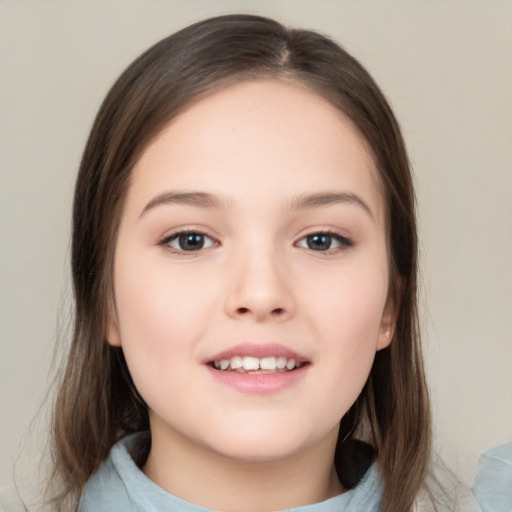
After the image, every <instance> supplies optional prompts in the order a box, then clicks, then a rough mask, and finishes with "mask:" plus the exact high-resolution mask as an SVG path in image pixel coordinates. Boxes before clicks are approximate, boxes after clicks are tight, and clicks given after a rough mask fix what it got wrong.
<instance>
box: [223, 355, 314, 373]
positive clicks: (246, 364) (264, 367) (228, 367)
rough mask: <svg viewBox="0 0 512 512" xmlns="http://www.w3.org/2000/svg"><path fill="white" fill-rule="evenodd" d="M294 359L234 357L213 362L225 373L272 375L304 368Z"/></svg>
mask: <svg viewBox="0 0 512 512" xmlns="http://www.w3.org/2000/svg"><path fill="white" fill-rule="evenodd" d="M303 364H304V363H298V362H297V361H296V360H295V359H293V358H287V357H284V356H277V357H276V356H265V357H261V358H259V357H251V356H234V357H231V358H230V359H220V360H217V361H213V366H214V367H215V368H216V369H217V370H221V371H223V372H229V371H231V372H238V373H256V374H272V373H284V372H289V371H293V370H295V369H297V368H300V367H301V366H303Z"/></svg>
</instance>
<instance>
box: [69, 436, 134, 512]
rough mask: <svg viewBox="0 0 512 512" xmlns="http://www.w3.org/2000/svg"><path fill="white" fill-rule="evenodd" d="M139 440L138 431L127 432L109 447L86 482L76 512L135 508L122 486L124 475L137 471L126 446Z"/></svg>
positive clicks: (130, 511)
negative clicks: (106, 454) (127, 434)
mask: <svg viewBox="0 0 512 512" xmlns="http://www.w3.org/2000/svg"><path fill="white" fill-rule="evenodd" d="M141 440H142V436H141V434H137V435H134V436H128V437H127V438H124V439H122V440H121V441H119V442H118V443H117V444H116V445H114V447H113V448H112V450H111V452H110V455H109V457H108V459H107V460H106V461H105V462H103V464H102V465H101V466H100V468H99V469H98V471H97V472H96V473H94V474H93V475H92V476H91V478H90V479H89V481H88V482H87V484H86V486H85V488H84V491H83V493H82V496H81V498H80V504H79V506H78V512H136V511H137V510H138V509H137V508H136V505H135V503H134V502H133V500H132V498H131V497H130V493H129V492H128V489H127V486H126V475H129V474H131V473H134V472H139V469H138V468H137V466H136V464H135V462H134V461H133V459H132V456H131V455H130V452H129V451H130V448H131V447H132V446H133V445H135V444H138V443H139V442H140V441H141Z"/></svg>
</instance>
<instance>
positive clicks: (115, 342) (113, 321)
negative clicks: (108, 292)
mask: <svg viewBox="0 0 512 512" xmlns="http://www.w3.org/2000/svg"><path fill="white" fill-rule="evenodd" d="M107 309H108V321H107V329H106V331H107V332H106V338H107V342H108V344H109V345H112V346H113V347H120V346H121V335H120V333H119V322H118V320H117V311H116V307H115V303H114V299H113V297H110V299H109V301H108V306H107Z"/></svg>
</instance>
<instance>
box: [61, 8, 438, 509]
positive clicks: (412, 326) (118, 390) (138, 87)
mask: <svg viewBox="0 0 512 512" xmlns="http://www.w3.org/2000/svg"><path fill="white" fill-rule="evenodd" d="M251 78H264V79H275V80H291V81H294V82H296V83H299V84H302V85H303V86H306V87H308V88H310V89H311V90H314V91H315V92H317V93H318V94H320V95H322V96H324V97H325V98H327V99H328V100H329V101H330V102H331V103H332V104H333V105H335V106H336V107H337V108H339V109H340V110H341V111H342V112H343V113H344V115H345V116H347V117H348V118H349V119H350V120H351V121H352V122H353V124H354V125H355V126H356V128H357V129H358V130H359V131H360V132H361V134H362V135H363V137H364V139H365V140H366V142H367V144H368V147H369V150H370V151H371V153H372V156H373V158H374V162H375V165H376V169H377V171H378V174H379V176H380V182H381V185H382V190H383V194H384V199H385V202H386V205H387V210H388V219H387V223H388V231H389V260H390V269H391V272H390V298H391V300H393V301H394V304H395V305H396V309H397V319H396V326H395V329H394V336H393V341H392V343H391V345H390V346H389V347H388V348H386V349H384V350H381V351H379V352H378V353H377V354H376V357H375V361H374V364H373V367H372V370H371V373H370V377H369V379H368V381H367V383H366V386H365V388H364V390H363V392H362V393H361V395H360V396H359V398H358V399H357V401H356V403H355V404H354V405H353V406H352V408H351V409H350V410H349V411H348V412H347V414H346V415H345V417H344V418H343V420H342V422H341V426H340V434H339V439H340V444H339V447H338V451H337V454H336V462H337V469H338V472H339V474H340V479H342V481H343V478H345V482H344V483H345V485H350V482H351V481H352V485H355V483H357V481H358V480H359V478H360V476H361V475H355V476H354V475H352V476H351V475H350V470H349V469H348V470H347V465H348V466H350V461H349V462H347V457H348V454H349V452H351V449H349V448H348V447H350V446H352V445H351V444H350V440H351V438H353V437H354V436H356V435H358V436H366V440H367V441H369V442H370V443H371V444H372V445H373V447H374V449H375V452H376V453H377V458H378V464H379V468H380V472H381V476H382V482H383V499H382V505H381V506H382V510H383V511H385V512H406V511H409V510H410V509H411V507H412V504H413V502H414V500H415V497H416V496H417V494H418V491H419V489H420V488H421V486H422V485H423V483H424V481H425V475H426V471H427V467H428V464H429V457H430V444H431V441H430V412H429V410H430V409H429V402H428V396H427V390H426V384H425V378H424V371H423V366H422V358H421V353H420V346H419V333H418V321H417V306H416V294H417V289H416V288H417V283H416V273H417V241H416V225H415V214H414V194H413V188H412V183H411V175H410V169H409V163H408V159H407V154H406V150H405V147H404V143H403V140H402V136H401V133H400V129H399V126H398V123H397V121H396V120H395V117H394V115H393V113H392V111H391V109H390V107H389V105H388V103H387V101H386V99H385V98H384V96H383V94H382V93H381V91H380V90H379V88H378V87H377V85H376V84H375V82H374V81H373V79H372V78H371V76H370V75H369V74H368V73H367V72H366V71H365V69H364V68H363V67H362V66H361V65H360V64H359V63H358V62H357V60H355V59H354V58H353V57H352V56H350V55H349V54H348V53H347V52H346V51H344V50H343V49H342V48H340V47H339V46H338V45H337V44H336V43H334V42H333V41H331V40H330V39H328V38H326V37H324V36H322V35H319V34H317V33H315V32H311V31H306V30H294V29H287V28H285V27H283V26H282V25H280V24H279V23H277V22H275V21H273V20H270V19H266V18H261V17H257V16H249V15H230V16H223V17H218V18H212V19H209V20H206V21H202V22H199V23H196V24H194V25H192V26H189V27H187V28H185V29H183V30H181V31H179V32H177V33H176V34H174V35H172V36H170V37H168V38H166V39H164V40H162V41H160V42H159V43H157V44H156V45H155V46H153V47H152V48H150V49H149V50H148V51H146V52H145V53H144V54H142V55H141V56H140V57H139V58H138V59H136V60H135V61H134V62H133V63H132V64H131V65H130V66H129V67H128V69H127V70H126V71H125V72H124V73H123V74H122V75H121V77H120V78H119V79H118V80H117V82H116V83H115V84H114V86H113V87H112V89H111V90H110V92H109V93H108V95H107V97H106V99H105V100H104V103H103V105H102V106H101V108H100V111H99V113H98V115H97V117H96V120H95V122H94V125H93V127H92V130H91V134H90V137H89V140H88V142H87V145H86V147H85V151H84V154H83V158H82V161H81V166H80V171H79V174H78V179H77V182H76V190H75V200H74V209H73V241H72V274H73V285H74V298H75V307H76V309H75V319H74V321H75V324H74V334H73V340H72V344H71V347H70V352H69V356H68V359H67V367H66V370H65V372H64V374H63V377H62V381H61V385H60V390H59V393H58V397H57V401H56V407H55V416H54V424H53V446H54V461H55V465H54V473H53V481H54V482H57V481H58V482H60V483H61V485H62V488H61V492H60V493H59V494H58V495H57V497H56V498H54V504H55V506H57V507H58V508H59V509H60V508H63V507H64V503H65V502H68V503H69V502H70V501H69V500H71V502H73V500H74V502H75V503H76V499H77V497H78V496H79V495H80V492H81V491H82V489H83V486H84V485H85V483H86V482H87V480H88V478H89V477H90V476H91V474H92V473H93V472H94V471H96V470H97V469H98V467H99V465H100V464H101V462H102V461H103V460H105V459H106V457H107V456H108V453H109V450H110V448H111V447H112V445H113V444H114V443H115V442H116V441H117V440H118V439H119V438H121V437H123V436H124V435H126V434H127V433H129V432H133V431H141V430H147V429H148V428H149V422H148V414H147V409H146V406H145V404H144V403H143V401H142V399H141V398H140V397H139V395H138V393H137V392H136V390H135V388H134V386H133V383H132V381H131V378H130V375H129V372H128V369H127V366H126V363H125V360H124V357H123V353H122V350H121V349H120V348H117V347H112V346H110V345H109V344H108V343H107V342H106V339H105V333H106V328H107V322H108V319H109V312H110V311H111V309H112V303H113V302H112V295H113V292H112V264H113V254H114V248H115V243H116V237H117V229H118V225H119V219H120V216H121V211H122V207H123V201H124V197H125V195H126V191H127V188H128V186H129V183H130V173H131V170H132V168H133V166H134V164H135V163H136V161H137V159H138V158H139V156H140V155H141V152H142V151H143V150H144V149H145V148H146V147H147V145H148V143H149V142H150V141H151V140H152V138H153V137H154V136H155V135H156V134H157V133H158V132H159V131H160V130H161V129H162V128H163V127H164V125H165V124H166V123H168V122H169V120H170V119H172V118H173V117H175V116H176V115H177V114H178V113H179V112H181V111H182V110H183V109H184V108H186V107H187V106H188V105H190V103H191V102H192V101H194V100H196V99H197V98H199V97H200V96H201V95H205V94H208V93H210V92H211V91H212V90H213V89H214V88H218V87H222V86H223V85H225V84H226V83H228V82H236V81H240V80H247V79H251ZM352 451H353V450H352ZM347 482H348V483H347Z"/></svg>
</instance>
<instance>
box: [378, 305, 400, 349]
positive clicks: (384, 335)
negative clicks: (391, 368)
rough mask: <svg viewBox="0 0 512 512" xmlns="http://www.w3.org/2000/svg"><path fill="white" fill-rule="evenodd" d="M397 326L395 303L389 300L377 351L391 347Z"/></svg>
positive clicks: (383, 315)
mask: <svg viewBox="0 0 512 512" xmlns="http://www.w3.org/2000/svg"><path fill="white" fill-rule="evenodd" d="M395 324H396V312H395V307H394V305H393V301H392V300H391V299H389V298H388V301H387V303H386V307H385V308H384V312H383V313H382V319H381V322H380V328H379V338H378V340H377V350H382V349H383V348H386V347H388V346H389V345H390V343H391V340H392V339H393V334H394V331H395Z"/></svg>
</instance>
